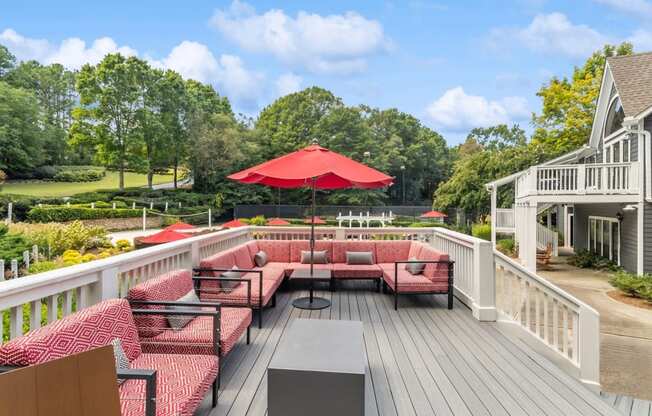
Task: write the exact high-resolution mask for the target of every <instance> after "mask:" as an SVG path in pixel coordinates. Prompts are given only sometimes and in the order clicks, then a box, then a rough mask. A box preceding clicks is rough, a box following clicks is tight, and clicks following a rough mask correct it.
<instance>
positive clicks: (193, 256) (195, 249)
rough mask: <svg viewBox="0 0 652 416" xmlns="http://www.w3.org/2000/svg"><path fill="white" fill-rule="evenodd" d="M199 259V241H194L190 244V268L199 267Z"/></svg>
mask: <svg viewBox="0 0 652 416" xmlns="http://www.w3.org/2000/svg"><path fill="white" fill-rule="evenodd" d="M200 261H201V254H200V253H199V243H198V242H194V243H192V245H191V246H190V263H191V264H190V268H195V267H199V262H200Z"/></svg>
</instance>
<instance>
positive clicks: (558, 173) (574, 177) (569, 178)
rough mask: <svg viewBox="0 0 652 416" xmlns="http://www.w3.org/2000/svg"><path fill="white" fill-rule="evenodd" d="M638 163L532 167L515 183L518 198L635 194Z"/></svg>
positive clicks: (637, 187) (637, 186)
mask: <svg viewBox="0 0 652 416" xmlns="http://www.w3.org/2000/svg"><path fill="white" fill-rule="evenodd" d="M638 189H639V184H638V162H630V163H601V164H581V165H559V166H532V167H531V168H530V169H528V170H527V171H526V172H525V174H523V175H521V176H519V177H518V179H517V180H516V197H517V198H522V197H526V196H533V195H569V194H573V195H574V194H580V195H581V194H635V193H637V192H638Z"/></svg>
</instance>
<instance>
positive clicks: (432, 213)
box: [419, 211, 448, 218]
mask: <svg viewBox="0 0 652 416" xmlns="http://www.w3.org/2000/svg"><path fill="white" fill-rule="evenodd" d="M446 217H448V215H446V214H444V213H443V212H439V211H428V212H424V213H423V214H421V215H420V216H419V218H446Z"/></svg>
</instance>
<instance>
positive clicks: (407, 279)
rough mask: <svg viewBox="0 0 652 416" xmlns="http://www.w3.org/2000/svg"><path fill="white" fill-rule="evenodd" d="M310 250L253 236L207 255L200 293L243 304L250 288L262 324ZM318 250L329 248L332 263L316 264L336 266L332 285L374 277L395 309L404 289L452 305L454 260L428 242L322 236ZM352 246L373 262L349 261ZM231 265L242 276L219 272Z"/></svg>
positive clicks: (305, 244) (301, 244)
mask: <svg viewBox="0 0 652 416" xmlns="http://www.w3.org/2000/svg"><path fill="white" fill-rule="evenodd" d="M309 249H310V246H309V242H308V241H307V240H253V241H249V242H247V243H245V244H242V245H239V246H237V247H234V248H232V249H229V250H226V251H223V252H220V253H217V254H215V255H213V256H210V257H207V258H205V259H203V260H201V262H200V267H199V268H197V269H195V274H196V275H197V276H206V275H208V276H210V277H204V278H202V279H200V280H197V284H198V285H199V287H198V290H199V293H200V298H201V299H202V300H213V301H219V302H220V303H222V304H225V305H227V304H228V305H242V304H246V295H247V293H248V291H250V293H251V298H250V299H251V306H252V308H254V309H258V310H259V326H262V310H263V308H264V307H265V306H267V305H268V304H271V305H272V306H273V305H274V302H275V293H276V290H277V289H278V287H279V286H280V285H281V283H282V281H283V279H284V277H285V276H289V275H290V274H291V273H292V271H294V270H295V269H297V268H307V267H309V266H310V265H309V264H306V263H301V252H302V251H308V250H309ZM259 251H264V252H265V253H266V254H267V258H268V263H267V264H265V265H264V266H263V267H257V266H256V265H255V263H254V256H255V255H256V253H258V252H259ZM315 251H326V252H327V257H328V258H329V262H328V263H327V264H315V265H314V267H315V268H317V269H324V268H325V269H329V270H331V271H332V280H331V288H335V286H336V282H337V281H338V280H344V279H370V280H375V281H376V282H377V284H378V285H379V287H380V285H381V284H382V286H383V289H384V291H390V292H391V293H393V295H394V308H395V309H397V308H398V296H399V295H404V294H446V295H448V308H449V309H450V308H452V307H453V262H452V261H450V258H449V256H448V254H445V253H442V252H439V251H437V250H435V249H434V248H432V247H431V246H429V245H426V244H423V243H420V242H417V241H410V240H393V241H372V240H367V241H360V240H342V241H340V240H334V241H330V240H318V241H316V242H315ZM347 251H350V252H371V254H372V263H371V264H347V262H346V253H347ZM410 259H416V260H415V261H410ZM410 262H412V263H414V262H417V263H425V268H424V270H423V272H422V273H420V274H416V275H413V274H411V273H409V272H408V271H407V270H406V268H405V266H406V264H407V263H410ZM234 268H235V269H234ZM232 269H233V270H237V271H240V272H242V273H243V275H242V276H241V278H240V279H224V278H221V277H220V275H221V274H222V273H223V272H224V271H228V270H232ZM229 280H231V281H233V280H239V281H240V282H242V283H244V282H247V281H249V282H250V283H248V284H246V285H245V284H242V283H241V284H240V285H238V286H236V287H235V288H230V289H228V290H225V289H224V288H223V287H222V284H223V283H222V282H226V281H229ZM261 294H262V295H261Z"/></svg>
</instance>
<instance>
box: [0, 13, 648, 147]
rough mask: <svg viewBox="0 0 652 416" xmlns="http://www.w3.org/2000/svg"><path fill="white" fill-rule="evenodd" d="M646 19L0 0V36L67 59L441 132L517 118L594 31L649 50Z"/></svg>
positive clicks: (254, 108) (593, 43) (253, 109)
mask: <svg viewBox="0 0 652 416" xmlns="http://www.w3.org/2000/svg"><path fill="white" fill-rule="evenodd" d="M651 22H652V1H648V0H572V1H552V0H500V1H498V0H494V1H490V0H486V1H480V0H478V1H444V0H442V1H428V0H407V1H397V0H394V1H358V2H351V1H320V2H314V1H301V2H300V1H294V2H289V1H288V2H285V1H249V2H244V1H212V2H209V1H193V0H190V1H185V2H178V1H134V0H131V1H117V0H113V1H110V2H109V1H105V2H86V4H85V5H84V7H80V6H79V3H78V2H75V1H66V0H60V1H57V2H51V1H30V2H29V6H27V5H25V4H24V3H23V4H21V3H20V2H11V3H10V4H5V5H3V7H2V12H0V43H2V44H4V45H6V46H8V47H9V48H10V50H11V51H12V52H13V53H14V54H15V55H17V56H18V57H19V58H20V59H37V60H39V61H42V62H44V63H50V62H61V63H63V64H64V65H66V66H68V67H71V68H78V67H79V66H81V65H82V64H83V63H85V62H92V63H95V62H97V61H98V60H100V59H101V57H102V56H103V55H104V54H105V53H108V52H115V51H120V52H122V53H125V54H134V55H138V56H140V57H142V58H145V59H148V60H149V61H150V62H152V64H153V65H156V66H159V67H164V68H172V69H175V70H177V71H179V72H180V73H181V74H182V75H184V76H185V77H191V78H196V79H199V80H201V81H204V82H210V83H212V84H214V85H215V87H216V88H217V90H218V91H219V92H220V93H222V94H225V95H227V96H228V97H229V98H230V99H231V101H232V102H233V105H234V108H235V110H236V111H238V112H243V113H246V114H249V115H255V114H257V112H258V111H259V110H260V109H261V108H262V107H264V106H265V105H267V104H269V103H270V102H272V101H273V100H274V99H275V98H277V97H279V96H280V95H282V94H285V93H288V92H292V91H295V90H297V89H301V88H305V87H308V86H311V85H319V86H322V87H325V88H328V89H330V90H331V91H333V92H334V93H335V94H336V95H338V96H340V97H342V98H343V99H344V101H345V102H346V103H347V104H350V105H354V104H359V103H365V104H369V105H372V106H377V107H381V108H387V107H396V108H399V109H400V110H402V111H406V112H409V113H411V114H413V115H415V116H416V117H418V118H419V119H421V120H422V121H423V122H424V123H425V124H426V125H428V126H430V127H432V128H434V129H436V130H437V131H439V132H440V133H442V134H443V135H444V137H446V139H447V140H448V141H449V143H450V144H455V143H458V142H459V141H461V140H463V138H464V137H465V136H466V133H467V132H468V131H469V129H470V128H472V127H476V126H488V125H493V124H496V123H500V122H508V123H514V122H515V123H519V124H521V125H522V126H523V127H527V126H528V125H529V120H530V114H531V113H532V112H533V111H535V112H536V111H539V108H540V101H539V99H538V98H537V97H536V95H535V94H536V91H537V90H538V89H539V87H540V86H541V85H542V84H543V83H544V82H546V81H547V80H548V79H549V78H550V77H551V76H553V75H557V76H564V75H568V74H570V72H571V71H572V68H573V66H574V65H579V64H581V63H582V62H583V61H584V60H585V59H586V57H587V56H588V55H589V54H590V52H591V51H593V50H595V49H596V48H599V47H600V46H601V45H603V44H604V43H605V42H611V43H614V42H621V41H623V40H630V41H632V42H633V43H634V46H635V49H636V50H637V51H648V50H652V29H650V30H648V29H646V28H648V27H649V25H650V23H651Z"/></svg>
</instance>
